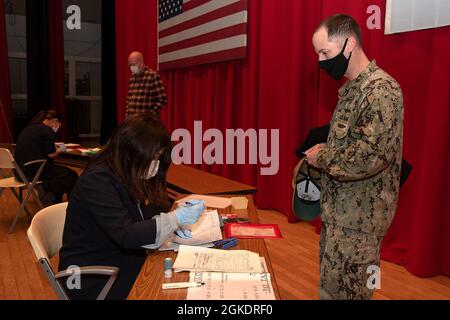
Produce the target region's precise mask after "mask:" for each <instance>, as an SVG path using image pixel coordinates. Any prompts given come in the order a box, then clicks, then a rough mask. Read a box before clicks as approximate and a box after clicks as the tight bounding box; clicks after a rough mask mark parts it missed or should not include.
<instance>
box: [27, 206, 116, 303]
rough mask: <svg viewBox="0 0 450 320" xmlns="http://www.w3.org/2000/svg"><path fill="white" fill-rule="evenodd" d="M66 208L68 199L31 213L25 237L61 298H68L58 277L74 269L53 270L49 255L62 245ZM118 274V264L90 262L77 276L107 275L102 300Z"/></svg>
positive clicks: (54, 253) (60, 277)
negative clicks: (107, 264) (108, 264)
mask: <svg viewBox="0 0 450 320" xmlns="http://www.w3.org/2000/svg"><path fill="white" fill-rule="evenodd" d="M66 210H67V202H65V203H60V204H56V205H53V206H50V207H47V208H45V209H43V210H41V211H39V212H38V213H36V215H35V216H34V217H33V220H32V221H31V225H30V228H29V229H28V232H27V234H28V240H29V241H30V243H31V246H32V247H33V250H34V253H35V255H36V257H37V259H38V261H39V265H40V266H41V269H42V271H43V272H44V273H45V275H46V277H47V279H48V281H49V282H50V285H51V286H52V288H53V290H54V291H55V293H56V295H57V297H58V299H60V300H69V297H68V295H67V293H66V291H65V289H64V287H63V285H62V284H61V281H62V280H63V279H65V278H67V277H70V276H73V274H74V272H72V271H73V270H69V269H66V270H63V271H60V272H58V273H56V274H55V272H54V271H53V268H52V266H51V263H50V259H51V258H52V257H53V256H55V255H56V254H58V253H59V250H60V249H61V247H62V239H63V233H64V223H65V220H66ZM77 271H78V270H77ZM118 274H119V268H117V267H99V266H91V267H81V268H79V275H80V276H82V275H104V276H109V279H108V281H107V283H106V284H105V286H104V287H103V289H102V290H101V292H100V294H99V295H98V297H97V300H104V299H105V298H106V296H107V295H108V293H109V291H110V290H111V288H112V286H113V284H114V282H115V281H116V278H117V275H118Z"/></svg>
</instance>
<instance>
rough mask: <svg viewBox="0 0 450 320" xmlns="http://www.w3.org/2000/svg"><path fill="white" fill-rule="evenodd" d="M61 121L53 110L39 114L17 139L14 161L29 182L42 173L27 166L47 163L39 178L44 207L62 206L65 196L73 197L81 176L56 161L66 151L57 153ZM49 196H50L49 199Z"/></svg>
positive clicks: (36, 166)
mask: <svg viewBox="0 0 450 320" xmlns="http://www.w3.org/2000/svg"><path fill="white" fill-rule="evenodd" d="M61 121H62V117H61V116H60V115H59V114H58V113H57V112H56V111H54V110H48V111H41V112H39V113H38V114H37V115H36V117H35V118H34V119H33V121H31V122H30V124H29V125H28V126H27V127H26V128H25V129H24V130H23V131H22V132H21V133H20V135H19V138H18V139H17V144H16V150H15V153H14V158H15V160H16V162H17V164H18V165H19V166H20V168H21V169H22V171H23V173H24V174H25V176H26V177H27V179H28V180H30V181H31V180H32V179H33V178H34V176H35V175H36V172H37V170H38V169H39V166H40V165H39V164H38V165H34V166H33V165H31V166H26V167H24V164H25V163H27V162H30V161H34V160H47V163H46V165H45V167H44V170H43V171H42V173H41V176H40V178H39V180H40V181H42V182H43V188H44V192H45V193H44V194H42V195H41V199H42V202H43V204H44V205H45V204H49V202H50V204H51V203H52V202H53V203H54V204H56V203H60V202H62V198H63V195H64V194H65V193H66V194H67V198H70V193H71V192H72V189H73V187H74V186H75V183H76V181H77V179H78V174H77V173H76V172H75V171H73V170H71V169H69V168H67V167H63V166H59V165H56V164H55V163H54V159H55V158H57V157H58V156H59V155H60V154H61V153H63V152H64V149H63V148H60V149H58V150H56V147H55V140H56V133H57V132H58V130H59V128H60V127H61ZM48 196H50V198H49V199H46V198H48Z"/></svg>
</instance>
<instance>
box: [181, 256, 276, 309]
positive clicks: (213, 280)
mask: <svg viewBox="0 0 450 320" xmlns="http://www.w3.org/2000/svg"><path fill="white" fill-rule="evenodd" d="M260 264H261V272H260V273H254V272H252V273H224V272H191V273H190V274H189V281H191V282H194V283H201V284H202V285H199V286H195V287H190V288H189V289H188V295H187V300H275V293H274V291H273V287H272V281H271V277H270V273H268V271H267V265H266V263H265V260H264V258H263V257H260Z"/></svg>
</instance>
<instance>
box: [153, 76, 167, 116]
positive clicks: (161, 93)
mask: <svg viewBox="0 0 450 320" xmlns="http://www.w3.org/2000/svg"><path fill="white" fill-rule="evenodd" d="M152 78H153V79H152V81H151V82H152V83H151V85H150V88H151V89H150V90H151V99H152V108H156V109H158V110H159V111H160V110H161V109H162V108H164V107H165V105H166V104H167V95H166V90H165V88H164V84H163V82H162V79H161V76H160V75H159V74H158V73H157V72H155V73H154V75H153V77H152Z"/></svg>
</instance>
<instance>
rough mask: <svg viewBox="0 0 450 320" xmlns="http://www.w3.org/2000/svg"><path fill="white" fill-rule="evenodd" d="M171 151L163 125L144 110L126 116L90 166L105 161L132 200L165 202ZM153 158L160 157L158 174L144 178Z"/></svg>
mask: <svg viewBox="0 0 450 320" xmlns="http://www.w3.org/2000/svg"><path fill="white" fill-rule="evenodd" d="M171 153H172V141H171V137H170V135H169V133H168V131H167V129H166V127H165V126H164V124H163V123H162V122H161V121H160V120H158V119H155V118H154V116H153V115H152V114H151V113H143V114H138V115H135V116H132V117H130V118H128V119H126V120H125V121H124V122H123V123H122V124H121V125H120V126H119V127H118V128H117V129H116V130H115V131H114V133H113V135H112V136H111V138H110V139H109V141H108V142H107V144H106V145H105V147H104V148H103V149H102V151H100V153H99V154H98V155H97V156H96V157H95V158H94V159H93V160H92V162H91V164H90V166H95V165H99V164H103V163H106V164H107V165H108V166H109V167H110V169H111V170H112V171H113V172H114V174H115V175H116V176H117V177H118V178H119V180H120V181H121V182H122V183H123V184H124V185H125V186H126V187H127V190H128V191H129V194H130V197H131V199H132V200H133V201H135V202H141V203H152V204H157V205H161V204H164V205H165V204H167V201H168V196H167V182H166V174H167V170H168V168H169V166H170V164H171ZM153 160H160V166H159V170H158V173H157V175H156V176H155V177H154V178H152V179H150V180H145V179H143V177H144V176H145V174H146V173H147V170H148V169H149V167H150V164H151V162H152V161H153Z"/></svg>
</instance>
